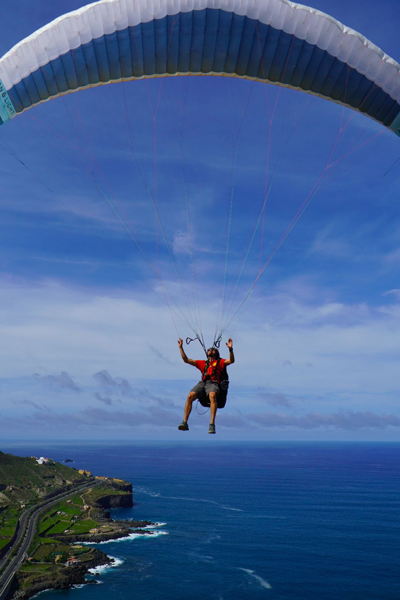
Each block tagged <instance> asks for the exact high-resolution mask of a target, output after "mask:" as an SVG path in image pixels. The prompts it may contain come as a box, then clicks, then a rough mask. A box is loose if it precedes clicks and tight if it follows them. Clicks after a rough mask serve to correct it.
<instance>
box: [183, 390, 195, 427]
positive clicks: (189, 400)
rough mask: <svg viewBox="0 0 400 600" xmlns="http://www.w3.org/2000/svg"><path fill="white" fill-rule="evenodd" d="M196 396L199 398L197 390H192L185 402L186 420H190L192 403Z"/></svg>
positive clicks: (184, 414)
mask: <svg viewBox="0 0 400 600" xmlns="http://www.w3.org/2000/svg"><path fill="white" fill-rule="evenodd" d="M196 398H197V396H196V394H195V392H190V393H189V395H188V397H187V400H186V404H185V410H184V412H183V420H184V421H186V422H187V421H188V419H189V415H190V413H191V412H192V404H193V402H194V401H195V400H196Z"/></svg>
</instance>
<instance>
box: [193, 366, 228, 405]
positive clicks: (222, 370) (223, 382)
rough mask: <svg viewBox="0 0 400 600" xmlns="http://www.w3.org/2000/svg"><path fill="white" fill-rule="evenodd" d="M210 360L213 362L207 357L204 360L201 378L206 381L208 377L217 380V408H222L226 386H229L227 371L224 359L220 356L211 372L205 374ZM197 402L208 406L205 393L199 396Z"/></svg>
mask: <svg viewBox="0 0 400 600" xmlns="http://www.w3.org/2000/svg"><path fill="white" fill-rule="evenodd" d="M210 362H214V361H210V359H208V360H207V361H206V364H205V365H204V371H203V377H202V380H203V381H206V380H207V379H208V378H210V379H211V380H217V383H218V385H219V394H218V398H217V405H218V408H224V406H225V404H226V398H227V395H228V388H229V377H228V371H227V370H226V366H225V362H224V359H223V358H220V359H219V360H218V361H216V364H215V365H213V370H212V373H211V376H210V375H208V374H207V370H208V368H209V366H210ZM218 367H219V369H218ZM218 371H219V373H218ZM218 379H219V381H218ZM199 402H200V404H201V405H202V406H204V407H209V406H210V400H209V399H208V398H207V396H206V395H204V398H199Z"/></svg>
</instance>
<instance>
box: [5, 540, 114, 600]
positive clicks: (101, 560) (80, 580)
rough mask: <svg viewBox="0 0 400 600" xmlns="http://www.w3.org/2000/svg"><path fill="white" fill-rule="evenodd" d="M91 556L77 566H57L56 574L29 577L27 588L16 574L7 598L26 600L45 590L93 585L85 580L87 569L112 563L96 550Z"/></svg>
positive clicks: (21, 577) (19, 574) (110, 559)
mask: <svg viewBox="0 0 400 600" xmlns="http://www.w3.org/2000/svg"><path fill="white" fill-rule="evenodd" d="M91 555H92V557H91V558H90V560H87V561H85V562H84V563H81V564H79V565H74V566H68V567H67V566H58V567H57V570H56V572H54V570H52V571H51V572H50V573H43V574H38V575H35V576H33V577H32V576H31V577H30V578H29V587H25V586H24V576H23V574H22V573H21V572H18V573H17V574H16V576H15V579H14V583H13V585H12V587H11V589H10V593H9V598H10V599H12V600H28V598H31V597H32V596H35V595H36V594H38V593H39V592H43V591H45V590H50V589H53V590H67V589H71V588H73V587H75V586H76V585H83V584H85V585H90V584H94V583H95V582H94V581H87V579H86V575H87V574H88V572H89V569H91V568H94V567H99V566H100V565H109V564H112V563H113V562H114V561H113V559H112V558H109V557H108V556H107V555H106V554H104V552H102V551H101V550H98V549H97V548H92V550H91Z"/></svg>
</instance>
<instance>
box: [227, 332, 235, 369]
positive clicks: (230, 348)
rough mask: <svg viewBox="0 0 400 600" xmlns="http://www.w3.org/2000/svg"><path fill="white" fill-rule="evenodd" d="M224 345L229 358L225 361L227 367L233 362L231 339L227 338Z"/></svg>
mask: <svg viewBox="0 0 400 600" xmlns="http://www.w3.org/2000/svg"><path fill="white" fill-rule="evenodd" d="M226 345H227V347H228V350H229V358H228V360H225V366H226V367H227V366H228V365H233V363H234V362H235V355H234V354H233V342H232V338H229V340H228V341H227V342H226Z"/></svg>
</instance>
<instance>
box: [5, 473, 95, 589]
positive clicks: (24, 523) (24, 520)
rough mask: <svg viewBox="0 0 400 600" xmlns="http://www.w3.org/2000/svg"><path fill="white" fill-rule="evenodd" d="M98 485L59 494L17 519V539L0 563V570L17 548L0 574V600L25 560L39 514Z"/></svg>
mask: <svg viewBox="0 0 400 600" xmlns="http://www.w3.org/2000/svg"><path fill="white" fill-rule="evenodd" d="M96 485H99V484H98V482H93V481H91V482H88V483H85V484H84V485H80V486H78V487H76V488H74V489H70V490H68V492H64V493H62V494H59V495H58V496H54V497H53V498H51V499H50V500H47V501H44V502H41V503H40V504H37V505H36V506H34V507H33V508H30V509H28V510H26V511H25V512H24V513H23V514H22V515H21V517H20V519H19V530H18V534H17V538H16V540H15V542H14V544H13V545H12V547H11V548H10V550H9V551H8V552H7V554H6V555H5V556H4V558H3V560H2V561H0V568H2V566H3V565H6V563H7V560H8V559H9V557H10V555H11V553H12V552H13V550H15V548H17V552H16V554H15V556H14V558H13V559H12V560H11V562H10V563H9V564H7V566H5V567H4V569H3V571H2V572H0V600H4V598H5V597H6V595H7V591H8V588H9V587H10V584H11V582H12V580H13V577H14V575H15V573H16V572H17V571H18V569H19V568H20V566H21V565H22V563H23V562H24V561H25V560H26V559H27V557H28V555H27V552H28V550H29V546H30V545H31V543H32V540H33V536H34V534H35V529H36V523H37V518H38V516H39V515H40V513H41V512H43V511H44V510H47V509H48V508H49V507H51V506H53V504H57V503H58V502H60V500H64V499H65V498H69V497H70V496H75V495H76V493H77V492H80V491H84V490H86V489H88V488H91V487H94V486H96Z"/></svg>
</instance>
